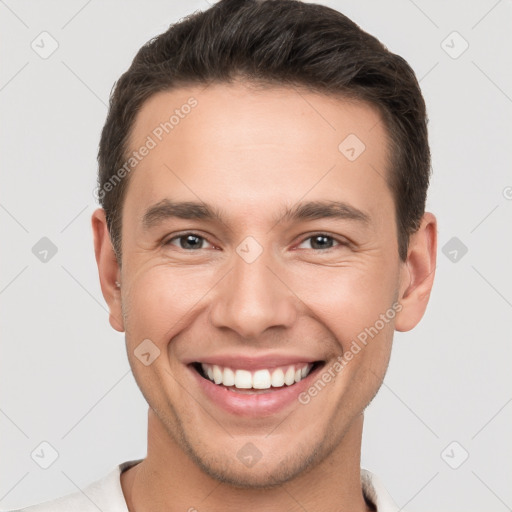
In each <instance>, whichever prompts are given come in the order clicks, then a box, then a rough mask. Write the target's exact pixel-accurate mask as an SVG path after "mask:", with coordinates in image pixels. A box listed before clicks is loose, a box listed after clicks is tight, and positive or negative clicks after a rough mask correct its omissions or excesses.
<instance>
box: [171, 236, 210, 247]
mask: <svg viewBox="0 0 512 512" xmlns="http://www.w3.org/2000/svg"><path fill="white" fill-rule="evenodd" d="M175 242H177V243H175ZM205 242H206V243H207V241H206V238H204V237H202V236H199V235H196V234H195V233H184V234H183V235H179V236H175V237H173V238H170V239H169V240H168V241H167V242H165V245H175V246H177V247H179V248H180V249H183V250H186V251H194V250H198V249H204V247H203V244H204V243H205Z"/></svg>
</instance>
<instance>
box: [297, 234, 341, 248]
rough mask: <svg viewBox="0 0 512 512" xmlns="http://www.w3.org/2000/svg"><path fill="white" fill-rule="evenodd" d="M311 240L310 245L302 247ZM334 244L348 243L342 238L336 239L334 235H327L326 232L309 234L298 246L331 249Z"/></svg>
mask: <svg viewBox="0 0 512 512" xmlns="http://www.w3.org/2000/svg"><path fill="white" fill-rule="evenodd" d="M309 240H311V243H310V247H301V246H302V245H303V244H305V243H308V241H309ZM333 244H337V245H348V243H347V242H343V241H341V240H336V239H335V238H334V237H332V236H330V235H327V234H325V233H317V234H315V235H312V236H309V237H308V238H306V239H305V240H304V241H303V242H302V243H301V244H300V245H299V246H298V248H302V249H313V250H321V251H322V250H324V251H325V250H329V249H332V248H333V247H334V245H333Z"/></svg>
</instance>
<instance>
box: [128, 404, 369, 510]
mask: <svg viewBox="0 0 512 512" xmlns="http://www.w3.org/2000/svg"><path fill="white" fill-rule="evenodd" d="M362 428H363V416H362V415H361V416H359V417H357V418H356V419H355V420H354V422H353V423H352V424H351V425H350V427H349V428H348V429H347V431H346V433H345V435H344V436H343V439H342V441H341V443H340V444H339V445H338V446H337V448H336V449H335V450H333V451H332V452H331V453H330V454H329V456H328V457H327V458H325V459H324V460H323V461H321V462H320V463H318V464H317V465H316V466H314V467H312V468H311V469H310V470H309V471H308V472H307V473H306V474H301V475H299V476H298V477H296V478H294V479H293V480H290V481H288V482H286V483H285V484H283V485H280V486H277V487H273V488H265V489H261V488H258V489H247V488H243V489H241V488H238V487H233V486H231V485H229V484H226V483H221V482H219V481H217V480H214V479H213V478H211V477H210V476H209V475H207V474H205V473H204V472H203V471H202V470H201V468H199V467H198V466H197V465H196V463H195V462H194V461H192V460H191V459H190V457H189V456H188V454H186V453H185V452H184V451H183V450H182V449H181V447H180V446H179V445H178V444H177V443H176V442H175V440H174V439H172V438H171V437H170V436H169V435H168V434H167V432H166V430H165V428H164V426H163V425H162V423H161V422H160V420H159V419H158V418H157V417H156V416H155V414H154V413H153V411H152V410H151V409H149V414H148V454H147V457H146V458H145V459H144V460H143V461H142V462H141V463H139V464H137V465H136V466H134V467H132V468H130V469H129V470H127V471H125V472H124V473H122V475H121V486H122V489H123V493H124V496H125V499H126V502H127V506H128V510H129V511H130V512H141V511H143V510H152V511H154V512H160V511H164V510H165V511H166V512H174V511H183V510H190V511H194V510H196V511H198V512H201V510H208V511H209V512H216V511H222V512H232V511H233V512H234V511H239V510H241V509H243V510H246V511H247V512H252V511H259V510H276V511H277V510H279V511H281V510H286V511H289V512H299V511H300V512H303V511H304V510H315V511H317V512H333V511H336V512H349V511H350V512H367V511H369V510H371V509H370V508H369V507H368V506H367V505H366V502H365V500H364V498H363V493H362V488H361V479H360V453H361V436H362Z"/></svg>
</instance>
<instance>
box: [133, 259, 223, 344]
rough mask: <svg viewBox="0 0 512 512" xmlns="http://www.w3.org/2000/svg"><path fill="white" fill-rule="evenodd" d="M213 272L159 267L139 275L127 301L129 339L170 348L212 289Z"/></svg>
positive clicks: (135, 278)
mask: <svg viewBox="0 0 512 512" xmlns="http://www.w3.org/2000/svg"><path fill="white" fill-rule="evenodd" d="M212 282H214V281H212V275H211V270H201V269H198V268H195V269H193V270H192V269H191V268H176V267H166V266H165V265H157V266H154V267H152V268H150V269H145V270H144V271H139V272H137V274H136V275H135V277H134V278H133V279H132V280H131V281H130V283H129V288H128V292H127V293H126V296H125V297H123V302H124V306H125V311H126V312H127V316H128V318H127V319H126V320H127V321H126V325H125V328H126V333H127V337H128V336H129V337H130V338H131V342H132V343H134V342H135V339H140V340H142V339H145V338H149V339H151V340H152V341H153V342H154V343H155V344H156V345H159V346H160V345H165V344H167V342H168V340H169V337H172V335H173V333H174V332H178V331H179V330H180V329H181V328H183V326H184V325H185V323H186V321H187V318H188V316H190V315H191V314H193V310H194V307H197V306H199V305H200V304H201V300H202V299H204V297H205V295H206V294H207V292H208V290H209V289H210V288H211V286H212V284H211V283H212Z"/></svg>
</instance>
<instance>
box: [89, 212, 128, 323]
mask: <svg viewBox="0 0 512 512" xmlns="http://www.w3.org/2000/svg"><path fill="white" fill-rule="evenodd" d="M91 222H92V231H93V236H94V254H95V255H96V263H97V265H98V273H99V277H100V284H101V292H102V293H103V297H104V298H105V300H106V302H107V304H108V307H109V310H110V316H109V322H110V325H111V326H112V327H113V328H114V329H115V330H116V331H119V332H124V324H123V320H122V318H123V315H122V309H121V290H120V288H119V287H118V286H117V285H116V281H117V282H121V270H120V268H119V264H118V262H117V258H116V256H115V253H114V248H113V247H112V242H111V240H110V234H109V232H108V228H107V219H106V216H105V210H104V209H103V208H98V209H97V210H95V211H94V213H93V214H92V218H91Z"/></svg>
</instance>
